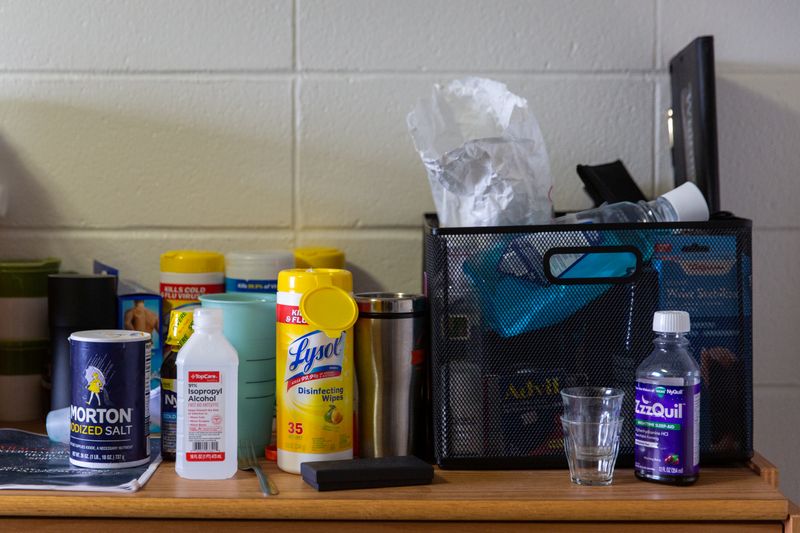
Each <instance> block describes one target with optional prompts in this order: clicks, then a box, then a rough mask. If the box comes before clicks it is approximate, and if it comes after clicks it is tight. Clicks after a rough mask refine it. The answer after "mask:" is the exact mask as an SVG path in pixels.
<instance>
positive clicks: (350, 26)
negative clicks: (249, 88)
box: [298, 0, 655, 71]
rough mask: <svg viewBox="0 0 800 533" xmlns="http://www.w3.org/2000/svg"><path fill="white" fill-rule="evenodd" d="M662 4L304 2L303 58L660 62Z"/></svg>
mask: <svg viewBox="0 0 800 533" xmlns="http://www.w3.org/2000/svg"><path fill="white" fill-rule="evenodd" d="M653 11H654V9H653V4H652V2H640V1H637V0H619V1H603V2H587V1H581V0H510V1H504V2H495V1H492V0H455V1H449V2H428V1H426V0H410V1H403V2H394V1H392V0H379V1H373V0H340V1H337V2H325V1H319V0H298V35H299V42H298V60H299V64H300V66H302V67H303V68H309V69H321V70H342V69H346V70H379V71H397V70H423V71H424V70H445V71H453V70H465V69H467V70H490V71H508V70H581V71H595V70H631V69H649V68H651V67H652V66H653V50H654V47H653V43H654V41H653V34H654V28H655V22H654V17H653Z"/></svg>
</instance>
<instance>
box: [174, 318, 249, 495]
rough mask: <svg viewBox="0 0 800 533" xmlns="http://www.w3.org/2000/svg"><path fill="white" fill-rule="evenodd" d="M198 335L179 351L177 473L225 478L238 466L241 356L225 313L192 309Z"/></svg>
mask: <svg viewBox="0 0 800 533" xmlns="http://www.w3.org/2000/svg"><path fill="white" fill-rule="evenodd" d="M193 319H194V322H193V325H192V326H193V328H194V334H193V335H192V336H191V337H190V338H189V340H188V341H186V344H184V345H183V347H182V348H181V350H180V351H179V352H178V359H177V362H176V364H177V367H178V383H177V389H178V431H177V439H176V440H177V454H176V461H175V471H176V472H177V473H178V475H179V476H181V477H184V478H188V479H227V478H229V477H232V476H233V475H234V474H235V473H236V468H237V447H238V442H237V433H238V431H237V393H238V391H237V383H238V373H239V357H238V355H237V353H236V350H235V349H234V347H233V346H231V344H230V343H229V342H228V340H227V339H226V338H225V337H224V336H223V334H222V310H221V309H208V308H202V307H201V308H199V309H196V310H195V311H194V317H193Z"/></svg>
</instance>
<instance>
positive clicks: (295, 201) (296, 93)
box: [291, 77, 302, 247]
mask: <svg viewBox="0 0 800 533" xmlns="http://www.w3.org/2000/svg"><path fill="white" fill-rule="evenodd" d="M301 83H302V80H301V79H300V77H295V79H294V80H292V141H291V146H292V234H293V239H294V242H293V245H294V246H295V247H296V246H298V242H299V241H300V229H299V228H300V84H301Z"/></svg>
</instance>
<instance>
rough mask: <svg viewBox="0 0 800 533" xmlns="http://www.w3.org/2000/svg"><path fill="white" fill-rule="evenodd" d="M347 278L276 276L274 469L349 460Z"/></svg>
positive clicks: (351, 312) (323, 273) (336, 273)
mask: <svg viewBox="0 0 800 533" xmlns="http://www.w3.org/2000/svg"><path fill="white" fill-rule="evenodd" d="M352 288H353V280H352V275H351V274H350V272H348V271H347V270H340V269H335V268H309V269H301V268H295V269H289V270H283V271H281V272H280V274H278V297H277V298H278V299H277V302H278V305H277V319H276V328H277V349H276V358H275V360H276V381H275V384H276V394H275V399H276V402H277V410H278V420H277V430H276V432H277V437H278V467H279V468H280V469H281V470H285V471H286V472H291V473H294V474H299V473H300V464H301V463H304V462H307V461H327V460H336V459H352V458H353V394H354V387H353V377H354V365H353V324H355V322H356V319H357V318H358V307H357V306H356V302H355V300H354V299H353V297H352V295H351V294H350V292H351V291H352Z"/></svg>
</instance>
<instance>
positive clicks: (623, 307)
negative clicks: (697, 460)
mask: <svg viewBox="0 0 800 533" xmlns="http://www.w3.org/2000/svg"><path fill="white" fill-rule="evenodd" d="M424 240H425V242H424V283H425V290H426V293H427V295H428V298H429V302H430V320H431V324H430V332H431V337H430V338H431V359H430V362H431V368H430V381H431V401H432V416H433V441H434V442H433V444H434V445H433V449H434V453H435V458H436V461H437V463H438V464H439V465H440V466H442V467H444V468H473V469H488V468H549V467H558V468H566V466H567V465H566V459H565V456H564V451H563V445H562V436H561V428H560V421H559V416H560V415H561V413H562V405H561V397H560V394H559V391H560V390H561V389H562V388H564V387H567V386H571V385H591V386H613V387H619V388H621V389H623V390H624V391H625V403H624V406H623V416H624V417H625V419H626V421H625V426H624V428H623V433H622V436H621V439H622V440H621V445H620V456H619V460H618V464H619V465H621V466H626V465H631V464H632V463H633V422H632V420H633V395H634V394H633V383H634V379H635V371H636V367H637V366H638V365H639V364H640V363H641V362H642V361H643V360H644V358H645V357H647V356H648V355H649V354H650V352H651V350H652V341H653V338H654V334H653V332H652V317H653V312H654V311H657V310H666V309H680V310H685V311H688V312H689V314H690V315H691V320H692V332H691V333H690V334H689V336H688V339H689V341H690V343H691V352H692V354H693V355H694V356H695V358H696V359H697V360H698V364H699V365H700V367H701V370H702V374H703V388H702V392H701V430H700V431H701V437H700V450H701V465H703V464H723V463H729V462H735V461H743V460H746V459H749V458H750V457H751V456H752V449H753V421H752V418H753V409H752V405H753V387H752V381H753V380H752V375H753V353H752V319H751V222H750V221H749V220H743V219H738V218H727V219H719V220H712V221H709V222H702V223H669V224H660V223H659V224H596V225H591V226H587V225H560V226H556V225H546V226H522V227H487V228H439V227H438V221H437V219H436V216H435V215H427V216H426V221H425V235H424ZM608 254H610V255H608ZM623 260H624V261H623ZM626 261H627V262H628V263H629V264H625V262H626ZM606 263H609V264H610V267H609V268H608V269H606V267H607V266H608V265H606ZM612 267H613V268H612ZM581 269H583V270H581ZM620 269H622V270H623V271H622V272H620ZM608 270H611V271H615V272H614V273H613V275H612V274H609V272H608ZM581 272H582V273H581ZM587 272H599V273H600V275H599V276H590V275H587V274H586V273H587Z"/></svg>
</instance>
